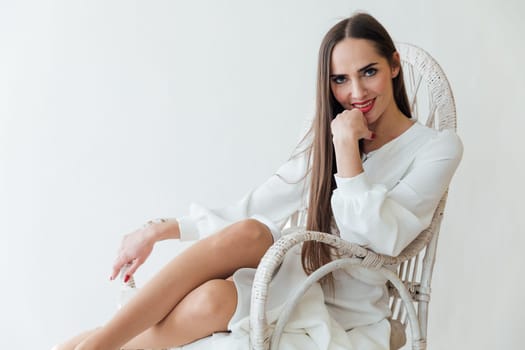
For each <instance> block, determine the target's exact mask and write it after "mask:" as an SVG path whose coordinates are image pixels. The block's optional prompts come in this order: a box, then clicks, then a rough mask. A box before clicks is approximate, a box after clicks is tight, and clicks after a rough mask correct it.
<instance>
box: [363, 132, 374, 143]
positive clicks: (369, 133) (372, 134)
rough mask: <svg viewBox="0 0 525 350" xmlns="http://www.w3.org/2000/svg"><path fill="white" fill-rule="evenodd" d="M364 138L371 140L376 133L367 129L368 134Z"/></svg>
mask: <svg viewBox="0 0 525 350" xmlns="http://www.w3.org/2000/svg"><path fill="white" fill-rule="evenodd" d="M364 138H365V139H366V140H370V141H371V140H373V139H375V138H376V134H375V132H373V131H370V130H368V136H365V137H364Z"/></svg>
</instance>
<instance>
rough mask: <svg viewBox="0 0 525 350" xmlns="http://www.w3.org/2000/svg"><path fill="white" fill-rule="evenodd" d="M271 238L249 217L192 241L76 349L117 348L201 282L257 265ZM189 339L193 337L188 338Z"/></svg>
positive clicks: (139, 332)
mask: <svg viewBox="0 0 525 350" xmlns="http://www.w3.org/2000/svg"><path fill="white" fill-rule="evenodd" d="M271 244H272V236H271V233H270V230H269V229H268V228H267V227H266V226H265V225H263V224H261V223H260V222H258V221H256V220H251V219H248V220H244V221H241V222H238V223H235V224H233V225H230V226H228V227H226V228H225V229H223V230H222V231H220V232H218V233H216V234H214V235H212V236H210V237H208V238H206V239H203V240H201V241H199V242H197V243H195V244H194V245H193V246H191V247H190V248H188V249H187V250H186V251H184V252H183V253H181V254H180V255H179V256H177V257H176V258H175V259H173V260H172V261H171V262H170V263H168V265H166V266H165V267H164V268H163V269H162V270H161V271H160V272H159V273H158V274H157V275H155V276H154V277H153V278H152V279H151V280H150V281H149V282H148V283H147V284H146V285H145V286H144V287H143V288H142V289H140V291H139V293H137V295H135V297H134V298H133V299H132V300H131V301H130V302H129V303H128V304H126V306H125V307H123V308H122V309H121V310H119V312H118V313H117V314H116V315H115V316H114V317H113V318H112V319H111V320H110V321H109V322H108V323H107V324H106V325H105V326H104V327H102V328H101V329H99V330H97V331H96V332H94V334H92V335H90V336H89V337H88V338H87V339H86V340H85V341H84V342H82V344H80V345H79V346H78V347H77V348H76V349H77V350H80V349H101V350H116V349H119V347H120V346H122V345H123V344H125V343H126V342H128V341H129V340H131V339H132V338H133V337H135V336H136V335H138V334H141V333H142V332H144V331H145V330H146V329H148V328H149V327H151V326H153V325H156V324H158V323H159V322H160V321H162V320H163V319H164V318H165V317H166V316H167V315H168V313H170V312H171V310H173V309H174V308H175V306H176V305H177V304H178V303H179V302H180V301H181V300H182V299H183V298H184V297H185V296H186V295H187V294H188V293H189V292H191V291H192V290H194V289H195V288H197V287H198V286H200V285H202V284H203V283H205V282H207V281H210V280H213V279H224V278H226V277H228V276H230V275H232V274H233V272H235V271H236V270H237V269H239V268H241V267H256V266H257V265H258V263H259V261H260V259H261V258H262V256H263V255H264V253H265V252H266V250H267V249H268V248H269V247H270V245H271ZM230 316H231V315H230ZM202 336H204V335H200V336H199V337H202ZM191 340H195V339H187V341H191Z"/></svg>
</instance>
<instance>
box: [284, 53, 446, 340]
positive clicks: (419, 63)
mask: <svg viewBox="0 0 525 350" xmlns="http://www.w3.org/2000/svg"><path fill="white" fill-rule="evenodd" d="M396 47H397V49H398V51H399V53H400V56H401V64H402V68H403V74H404V80H405V85H406V89H407V94H408V97H409V102H410V107H411V111H412V117H413V118H414V119H416V120H418V121H419V122H420V123H422V124H425V125H426V126H428V127H431V128H434V129H437V130H444V129H452V130H455V129H456V106H455V102H454V96H453V94H452V89H451V88H450V84H449V82H448V80H447V78H446V76H445V73H444V72H443V70H442V69H441V67H440V66H439V64H438V63H437V62H436V60H435V59H434V58H433V57H432V56H430V55H429V54H428V53H427V52H426V51H424V50H423V49H421V48H419V47H417V46H414V45H411V44H406V43H397V44H396ZM446 197H447V195H446V194H445V195H444V196H443V198H442V199H441V202H440V203H439V205H438V208H437V209H436V212H435V214H434V218H433V220H432V223H431V225H430V227H429V228H428V229H427V230H425V231H424V232H423V233H422V234H421V235H420V237H418V239H416V240H419V242H414V243H413V244H411V245H410V246H409V247H407V249H406V250H405V251H403V253H402V254H401V255H406V256H411V258H409V259H408V260H406V261H404V262H402V263H401V264H399V266H398V267H397V273H398V276H399V278H400V279H401V280H402V281H403V283H404V284H405V285H406V286H407V288H408V290H409V291H410V294H411V295H412V299H413V300H414V303H415V304H416V305H415V306H416V310H417V316H418V319H419V324H420V327H421V335H422V337H423V338H424V339H426V337H427V322H428V303H429V300H430V282H431V280H432V270H433V268H434V262H435V258H436V248H437V241H438V236H439V227H440V224H441V219H442V217H443V211H444V208H445V203H446ZM305 218H306V213H305V212H304V211H303V212H297V213H295V214H294V215H292V216H291V218H290V220H289V223H288V225H289V226H291V227H295V226H305ZM421 242H422V243H421ZM422 244H423V247H422V248H421V245H422ZM409 251H415V253H411V252H409ZM390 287H391V286H390ZM389 292H390V308H391V310H392V319H394V320H398V321H400V322H401V323H402V324H403V326H404V327H405V328H406V325H407V321H408V320H407V314H406V309H405V308H404V306H403V303H402V301H401V299H400V298H399V295H398V293H397V291H396V290H395V288H393V287H391V288H389Z"/></svg>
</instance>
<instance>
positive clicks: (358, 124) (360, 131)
mask: <svg viewBox="0 0 525 350" xmlns="http://www.w3.org/2000/svg"><path fill="white" fill-rule="evenodd" d="M330 128H331V130H332V135H333V142H334V144H336V143H339V144H347V143H356V142H357V141H359V140H360V139H366V140H373V139H374V137H375V135H374V133H373V132H372V131H370V129H368V122H367V120H366V118H365V116H364V115H363V112H361V111H360V110H359V109H357V108H354V109H351V110H344V111H343V112H341V113H339V114H338V115H336V117H335V118H334V119H333V120H332V122H331V124H330Z"/></svg>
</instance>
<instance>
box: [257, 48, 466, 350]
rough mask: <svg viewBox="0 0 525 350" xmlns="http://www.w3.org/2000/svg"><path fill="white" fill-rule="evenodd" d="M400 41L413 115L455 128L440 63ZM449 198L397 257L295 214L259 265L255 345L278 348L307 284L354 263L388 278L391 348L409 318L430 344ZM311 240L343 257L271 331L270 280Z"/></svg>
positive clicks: (415, 340)
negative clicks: (308, 226)
mask: <svg viewBox="0 0 525 350" xmlns="http://www.w3.org/2000/svg"><path fill="white" fill-rule="evenodd" d="M396 46H397V48H398V51H399V52H400V55H401V59H402V64H403V70H404V74H405V82H406V85H407V90H408V94H409V99H410V104H411V109H412V111H413V116H414V117H415V118H416V119H419V121H420V122H422V123H425V124H426V125H427V126H429V127H433V128H436V129H439V130H442V129H454V130H455V128H456V109H455V104H454V97H453V95H452V90H451V88H450V85H449V83H448V80H447V78H446V76H445V74H444V72H443V70H442V69H441V67H440V66H439V65H438V64H437V62H436V61H435V60H434V59H433V58H432V57H431V56H430V55H429V54H428V53H427V52H425V51H424V50H422V49H420V48H418V47H416V46H413V45H410V44H405V43H398V44H397V45H396ZM425 105H426V106H425ZM425 107H427V108H425ZM423 118H424V119H423ZM446 198H447V194H446V193H445V195H444V196H443V198H442V199H441V201H440V202H439V205H438V207H437V209H436V211H435V213H434V217H433V219H432V223H431V224H430V226H429V227H428V228H427V229H426V230H424V231H423V232H421V234H420V235H419V236H418V237H417V238H416V239H415V240H414V241H413V242H412V243H411V244H410V245H409V246H408V247H407V248H406V249H405V250H403V252H402V253H401V254H400V255H399V256H397V257H390V256H385V255H380V254H376V253H374V252H373V251H371V250H367V249H365V248H363V247H361V246H358V245H355V244H352V243H349V242H346V241H344V240H342V239H340V238H339V237H337V236H334V235H330V234H326V233H322V232H313V231H306V230H305V229H303V228H300V226H301V225H300V220H301V218H300V216H301V214H300V213H297V214H296V215H295V216H294V217H293V218H292V220H291V221H292V222H291V226H292V227H291V228H290V229H288V232H287V233H288V234H285V235H283V237H282V238H281V239H280V240H278V241H277V242H275V244H274V245H273V246H272V247H271V248H270V249H269V250H268V252H267V253H266V254H265V256H264V257H263V259H262V260H261V263H260V264H259V267H258V268H257V272H256V275H255V281H254V285H253V289H252V301H251V312H250V325H251V327H252V328H251V333H250V340H251V347H252V349H253V350H263V349H264V350H266V349H268V348H271V349H278V344H279V339H280V337H281V334H282V331H283V329H284V325H285V324H286V322H287V320H288V318H289V316H290V313H291V311H292V309H293V307H294V305H295V304H296V302H297V301H298V299H299V298H300V297H301V296H302V295H303V294H304V292H305V291H306V290H307V289H308V287H309V286H310V285H312V284H313V283H315V282H316V281H318V280H319V279H320V278H321V277H323V276H325V275H326V274H328V273H330V272H331V271H334V270H337V269H340V268H342V267H344V266H349V265H360V266H363V267H366V268H371V269H375V270H378V271H380V272H381V273H382V274H383V275H384V276H385V277H386V278H388V280H389V292H390V305H391V310H392V319H391V320H390V321H391V325H392V337H391V349H392V350H396V349H399V348H401V347H402V346H403V345H404V344H405V342H406V336H405V329H406V325H407V322H409V323H410V330H411V334H412V349H426V340H427V320H428V303H429V300H430V281H431V279H432V269H433V267H434V261H435V256H436V246H437V240H438V234H439V227H440V224H441V219H442V218H443V211H444V208H445V202H446ZM308 240H316V241H321V242H324V243H327V244H329V245H331V246H333V247H335V248H337V249H338V251H339V253H340V254H341V256H342V257H343V258H342V259H340V260H336V261H332V262H331V263H329V264H327V265H325V266H323V267H321V268H319V269H318V270H317V271H315V272H314V273H313V274H312V275H310V276H309V278H308V279H307V281H306V282H305V284H304V285H303V286H301V287H299V288H297V290H296V291H295V293H294V295H293V297H292V298H290V300H288V302H287V305H286V306H285V309H284V312H283V313H282V314H281V316H280V318H279V320H278V321H277V324H276V325H275V329H274V331H273V334H270V328H269V327H268V325H267V322H266V315H265V304H266V297H267V292H268V283H269V282H270V279H271V276H272V275H273V272H274V271H275V269H276V268H277V267H278V266H279V265H280V263H281V262H282V260H283V258H284V255H285V254H286V252H287V251H288V250H289V249H290V248H292V247H293V246H294V245H296V244H299V243H301V242H304V241H308ZM386 265H395V266H397V274H395V273H394V272H392V271H391V270H389V269H387V268H386V267H385V266H386ZM415 306H417V309H416V308H415Z"/></svg>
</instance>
